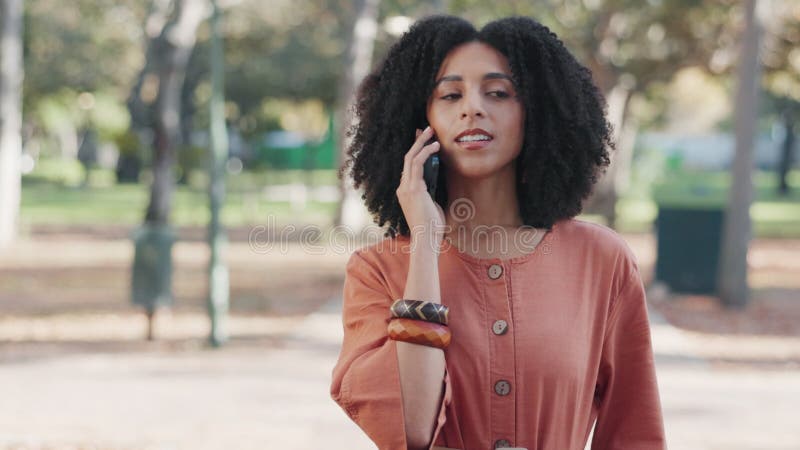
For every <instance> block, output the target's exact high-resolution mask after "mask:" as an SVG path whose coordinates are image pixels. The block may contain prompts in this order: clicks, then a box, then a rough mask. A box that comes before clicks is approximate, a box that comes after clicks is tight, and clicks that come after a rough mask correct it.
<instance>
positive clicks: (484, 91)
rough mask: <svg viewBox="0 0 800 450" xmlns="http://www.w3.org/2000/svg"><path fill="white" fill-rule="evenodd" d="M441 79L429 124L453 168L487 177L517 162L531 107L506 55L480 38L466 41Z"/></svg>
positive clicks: (470, 175)
mask: <svg viewBox="0 0 800 450" xmlns="http://www.w3.org/2000/svg"><path fill="white" fill-rule="evenodd" d="M436 82H437V83H436V86H435V87H434V90H433V93H432V94H431V97H430V99H428V106H427V115H428V123H429V124H430V125H431V127H432V128H433V130H434V131H435V132H436V137H437V140H438V141H439V142H440V143H441V150H440V153H443V155H442V158H443V161H444V165H445V166H447V168H448V170H449V171H455V172H456V173H458V174H461V175H462V176H464V177H468V178H483V177H486V176H489V175H492V174H495V173H497V172H499V171H500V169H503V168H504V167H506V166H508V165H509V164H511V163H513V161H514V160H515V159H516V157H517V155H519V152H520V150H521V148H522V140H523V126H524V123H525V111H524V109H523V106H522V102H521V100H520V99H519V98H518V97H517V92H516V91H515V90H514V86H513V83H512V81H511V69H510V68H509V66H508V61H507V59H506V58H505V56H503V55H502V54H501V53H500V52H498V51H497V50H495V49H494V48H493V47H491V46H489V45H487V44H484V43H480V42H469V43H466V44H463V45H460V46H458V47H456V48H454V49H453V50H451V51H450V53H448V54H447V57H445V59H444V61H443V62H442V66H441V68H440V69H439V73H438V74H436ZM465 132H466V134H465ZM512 173H513V172H512Z"/></svg>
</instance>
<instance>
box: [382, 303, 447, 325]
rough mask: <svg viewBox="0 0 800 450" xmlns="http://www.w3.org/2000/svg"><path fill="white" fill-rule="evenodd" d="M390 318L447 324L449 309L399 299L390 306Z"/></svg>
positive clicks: (439, 304) (436, 304) (434, 304)
mask: <svg viewBox="0 0 800 450" xmlns="http://www.w3.org/2000/svg"><path fill="white" fill-rule="evenodd" d="M391 310H392V317H397V318H403V319H415V320H424V321H426V322H433V323H440V324H442V325H447V324H448V320H449V319H448V316H449V315H450V308H448V307H447V306H444V305H442V304H441V303H433V302H426V301H422V300H406V299H399V300H397V301H396V302H394V303H393V304H392V307H391Z"/></svg>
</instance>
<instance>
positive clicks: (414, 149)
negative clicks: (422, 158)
mask: <svg viewBox="0 0 800 450" xmlns="http://www.w3.org/2000/svg"><path fill="white" fill-rule="evenodd" d="M431 137H433V129H432V128H431V127H430V126H429V127H427V128H425V129H424V130H422V133H420V134H418V135H417V139H416V140H415V141H414V144H413V145H412V146H411V148H410V149H409V150H408V152H406V156H405V164H406V165H407V164H408V162H409V161H411V160H412V159H413V158H414V156H416V154H417V153H419V152H420V150H422V147H423V146H424V145H425V142H427V141H428V139H430V138H431Z"/></svg>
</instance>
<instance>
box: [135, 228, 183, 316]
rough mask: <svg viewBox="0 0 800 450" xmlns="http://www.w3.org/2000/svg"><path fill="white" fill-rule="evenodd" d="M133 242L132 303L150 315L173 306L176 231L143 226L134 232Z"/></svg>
mask: <svg viewBox="0 0 800 450" xmlns="http://www.w3.org/2000/svg"><path fill="white" fill-rule="evenodd" d="M133 241H134V246H135V253H134V258H133V276H132V282H131V300H132V302H133V304H135V305H140V306H143V307H144V308H145V309H146V310H147V311H148V312H152V311H155V309H156V308H157V307H159V306H167V305H171V304H172V244H173V243H174V242H175V232H174V231H173V230H172V228H171V227H169V226H168V225H144V226H142V227H141V228H139V229H137V230H136V231H135V232H134V234H133Z"/></svg>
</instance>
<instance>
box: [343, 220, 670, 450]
mask: <svg viewBox="0 0 800 450" xmlns="http://www.w3.org/2000/svg"><path fill="white" fill-rule="evenodd" d="M410 244H411V242H410V240H409V238H408V237H404V236H397V237H395V238H385V239H383V240H381V241H379V242H377V243H374V244H372V245H369V246H366V247H364V248H361V249H359V250H357V251H355V252H354V253H353V254H352V255H351V257H350V259H349V261H348V263H347V267H346V276H345V282H344V288H343V302H344V305H343V312H342V320H343V326H344V340H343V343H342V348H341V353H340V355H339V359H338V362H337V364H336V366H335V367H334V368H333V372H332V383H331V389H330V391H331V396H332V398H333V399H334V400H335V401H336V403H338V404H339V405H340V406H341V408H342V409H343V410H344V411H345V412H346V414H347V415H348V416H349V417H350V418H351V419H352V420H353V421H354V422H355V423H356V424H358V426H359V427H361V429H362V430H363V431H364V432H365V433H366V434H367V435H368V436H369V438H370V439H372V441H373V442H375V444H376V445H377V446H378V448H379V449H382V450H383V449H385V450H401V449H402V450H405V449H406V448H407V443H406V429H405V424H404V414H403V401H402V395H401V390H400V377H399V369H398V361H397V347H396V341H393V340H391V339H389V338H388V336H387V325H388V323H389V321H390V320H391V318H392V316H391V312H390V310H389V307H390V306H391V304H392V303H393V302H394V301H395V300H396V299H399V298H402V296H403V293H404V291H405V284H406V277H407V274H408V264H409V257H410V248H411V245H410ZM439 277H440V286H441V302H442V304H444V305H447V306H448V307H449V308H450V317H449V327H450V330H451V332H452V342H451V344H450V346H449V347H448V348H447V349H445V350H444V355H445V361H446V364H445V365H446V368H445V372H444V377H443V382H444V394H443V398H442V399H441V403H440V405H441V406H440V410H439V416H438V419H437V423H436V426H435V431H434V434H433V435H432V436H431V447H433V446H434V445H435V446H443V447H448V448H454V449H464V450H467V449H469V450H473V449H475V450H488V449H493V448H502V447H520V448H526V449H528V450H544V449H547V450H571V449H572V450H583V448H584V446H585V445H586V442H587V440H588V437H589V434H590V431H591V430H592V426H593V425H594V427H595V428H594V434H593V439H592V445H591V448H592V449H593V450H612V449H631V450H649V449H664V448H666V445H665V439H664V428H663V420H662V413H661V405H660V401H659V395H658V386H657V381H656V373H655V364H654V359H653V351H652V344H651V338H650V326H649V322H648V315H647V306H646V302H645V293H644V288H643V285H642V280H641V277H640V275H639V271H638V267H637V264H636V261H635V258H634V255H633V253H632V252H631V250H630V249H629V247H628V246H627V245H626V244H625V242H624V241H623V240H622V239H621V238H620V237H619V236H618V235H617V234H616V233H615V232H613V231H611V230H610V229H608V228H606V227H603V226H601V225H596V224H592V223H589V222H584V221H580V220H576V219H570V220H564V221H561V222H557V223H556V224H555V225H554V226H553V227H552V228H551V230H550V231H549V232H547V233H546V234H545V236H544V237H543V238H542V240H541V242H540V243H539V244H538V245H537V246H536V248H535V250H533V251H531V252H528V253H523V254H522V255H521V256H517V257H512V258H505V259H503V258H477V257H475V256H472V255H469V254H467V253H464V252H462V251H461V250H459V249H458V248H456V247H455V246H454V245H451V244H448V243H447V242H444V243H443V244H442V247H441V252H440V254H439ZM422 300H424V299H422Z"/></svg>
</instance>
